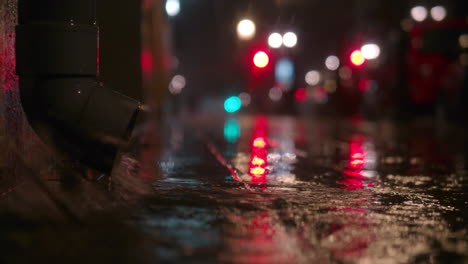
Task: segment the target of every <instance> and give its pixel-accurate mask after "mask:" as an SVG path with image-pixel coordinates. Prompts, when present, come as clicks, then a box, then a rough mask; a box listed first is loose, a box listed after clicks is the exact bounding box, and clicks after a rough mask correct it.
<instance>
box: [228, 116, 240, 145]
mask: <svg viewBox="0 0 468 264" xmlns="http://www.w3.org/2000/svg"><path fill="white" fill-rule="evenodd" d="M240 135H241V129H240V125H239V122H238V121H237V120H236V119H228V120H227V121H226V123H225V124H224V138H225V139H226V141H227V142H229V143H235V142H236V141H237V140H238V139H239V137H240Z"/></svg>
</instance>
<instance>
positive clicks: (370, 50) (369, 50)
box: [361, 43, 380, 60]
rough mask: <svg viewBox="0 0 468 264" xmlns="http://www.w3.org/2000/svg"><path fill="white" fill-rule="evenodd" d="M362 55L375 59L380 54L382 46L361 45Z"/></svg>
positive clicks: (368, 58) (367, 58)
mask: <svg viewBox="0 0 468 264" xmlns="http://www.w3.org/2000/svg"><path fill="white" fill-rule="evenodd" d="M361 53H362V56H363V57H364V58H365V59H366V60H374V59H377V58H378V57H379V56H380V47H379V46H378V45H377V44H373V43H370V44H365V45H363V46H362V47H361Z"/></svg>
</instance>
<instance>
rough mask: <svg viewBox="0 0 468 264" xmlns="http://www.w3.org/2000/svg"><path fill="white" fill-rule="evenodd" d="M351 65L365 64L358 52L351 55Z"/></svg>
mask: <svg viewBox="0 0 468 264" xmlns="http://www.w3.org/2000/svg"><path fill="white" fill-rule="evenodd" d="M350 59H351V63H352V64H353V65H355V66H362V65H363V64H364V62H366V59H365V58H364V56H363V55H362V53H361V51H360V50H355V51H353V52H352V53H351V57H350Z"/></svg>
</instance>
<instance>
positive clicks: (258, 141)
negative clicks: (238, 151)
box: [252, 137, 267, 149]
mask: <svg viewBox="0 0 468 264" xmlns="http://www.w3.org/2000/svg"><path fill="white" fill-rule="evenodd" d="M266 145H267V142H266V140H265V139H264V138H263V137H258V138H255V139H254V140H253V142H252V146H253V147H254V148H260V149H263V148H265V147H266Z"/></svg>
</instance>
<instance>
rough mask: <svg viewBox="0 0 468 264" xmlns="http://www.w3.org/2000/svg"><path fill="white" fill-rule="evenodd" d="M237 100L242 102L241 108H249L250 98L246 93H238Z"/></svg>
mask: <svg viewBox="0 0 468 264" xmlns="http://www.w3.org/2000/svg"><path fill="white" fill-rule="evenodd" d="M239 99H240V100H241V102H242V106H249V105H250V103H251V102H252V97H251V96H250V94H248V93H240V94H239Z"/></svg>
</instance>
